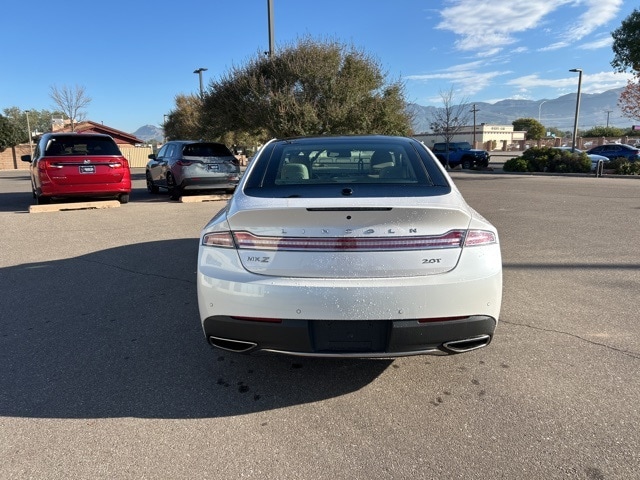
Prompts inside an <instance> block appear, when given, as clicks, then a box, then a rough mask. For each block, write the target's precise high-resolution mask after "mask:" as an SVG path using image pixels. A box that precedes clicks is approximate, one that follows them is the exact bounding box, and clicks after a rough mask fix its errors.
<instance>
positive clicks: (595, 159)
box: [553, 147, 610, 171]
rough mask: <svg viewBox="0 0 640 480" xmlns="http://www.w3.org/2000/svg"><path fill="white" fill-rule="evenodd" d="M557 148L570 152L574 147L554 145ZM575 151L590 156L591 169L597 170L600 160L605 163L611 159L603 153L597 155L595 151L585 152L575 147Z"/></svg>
mask: <svg viewBox="0 0 640 480" xmlns="http://www.w3.org/2000/svg"><path fill="white" fill-rule="evenodd" d="M553 148H556V149H558V150H565V151H568V152H570V151H571V149H572V147H553ZM573 151H574V152H576V153H586V154H587V157H589V160H591V170H592V171H595V170H596V169H597V168H598V163H599V162H603V163H607V162H608V161H609V160H610V159H609V158H607V157H605V156H603V155H597V154H595V153H588V152H585V151H584V150H580V149H579V148H574V149H573Z"/></svg>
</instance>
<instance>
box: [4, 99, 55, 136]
mask: <svg viewBox="0 0 640 480" xmlns="http://www.w3.org/2000/svg"><path fill="white" fill-rule="evenodd" d="M3 112H4V115H5V116H6V117H7V118H8V119H9V120H10V121H11V122H13V123H14V124H15V125H16V128H17V129H18V131H19V132H23V133H24V139H23V140H21V142H28V141H29V137H28V136H27V132H28V131H29V129H31V132H33V133H36V132H37V133H45V132H50V131H51V119H52V117H53V116H54V115H56V114H57V115H61V112H52V111H50V110H21V109H20V108H18V107H8V108H5V109H4V110H3ZM27 112H28V115H29V125H28V128H27Z"/></svg>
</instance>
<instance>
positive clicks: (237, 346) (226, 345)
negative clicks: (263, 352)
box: [209, 335, 258, 353]
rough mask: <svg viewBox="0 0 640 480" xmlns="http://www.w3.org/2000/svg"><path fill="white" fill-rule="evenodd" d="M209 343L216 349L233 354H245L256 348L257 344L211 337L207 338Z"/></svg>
mask: <svg viewBox="0 0 640 480" xmlns="http://www.w3.org/2000/svg"><path fill="white" fill-rule="evenodd" d="M209 343H210V344H211V345H212V346H214V347H216V348H220V349H222V350H226V351H228V352H234V353H247V352H249V351H250V350H253V349H254V348H256V347H257V346H258V344H257V343H254V342H245V341H242V340H232V339H230V338H220V337H214V336H212V335H210V336H209Z"/></svg>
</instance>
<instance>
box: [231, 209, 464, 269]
mask: <svg viewBox="0 0 640 480" xmlns="http://www.w3.org/2000/svg"><path fill="white" fill-rule="evenodd" d="M436 203H437V202H436ZM469 222H470V213H469V212H468V211H465V210H463V209H461V208H459V207H455V206H452V205H448V206H447V205H445V204H441V205H435V206H433V205H431V206H414V205H406V206H397V207H395V206H394V207H393V208H392V207H387V206H384V205H382V204H379V205H362V204H361V205H359V206H356V205H354V206H351V207H337V206H329V207H323V206H321V205H318V206H311V207H302V206H300V207H297V208H292V207H291V206H290V205H288V206H283V207H275V206H274V207H272V208H268V209H264V208H261V209H249V210H247V209H243V210H241V211H238V212H237V213H233V214H231V215H230V216H229V217H228V223H229V225H230V227H231V230H232V231H233V232H234V238H235V241H236V244H237V246H238V253H239V255H240V260H241V262H242V264H243V266H244V267H245V268H246V269H247V270H248V271H251V272H253V273H257V274H261V275H274V276H291V277H304V278H350V277H354V278H367V277H371V278H379V277H403V276H407V277H409V276H424V275H435V274H439V273H444V272H447V271H450V270H452V269H454V268H455V266H456V265H457V263H458V259H459V257H460V253H461V251H462V244H463V243H464V235H465V233H466V229H467V228H468V225H469Z"/></svg>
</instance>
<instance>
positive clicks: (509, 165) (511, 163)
mask: <svg viewBox="0 0 640 480" xmlns="http://www.w3.org/2000/svg"><path fill="white" fill-rule="evenodd" d="M502 170H504V171H505V172H528V171H529V164H528V162H527V161H526V160H525V159H524V158H522V157H515V158H510V159H509V160H507V161H506V162H504V165H503V166H502Z"/></svg>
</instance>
